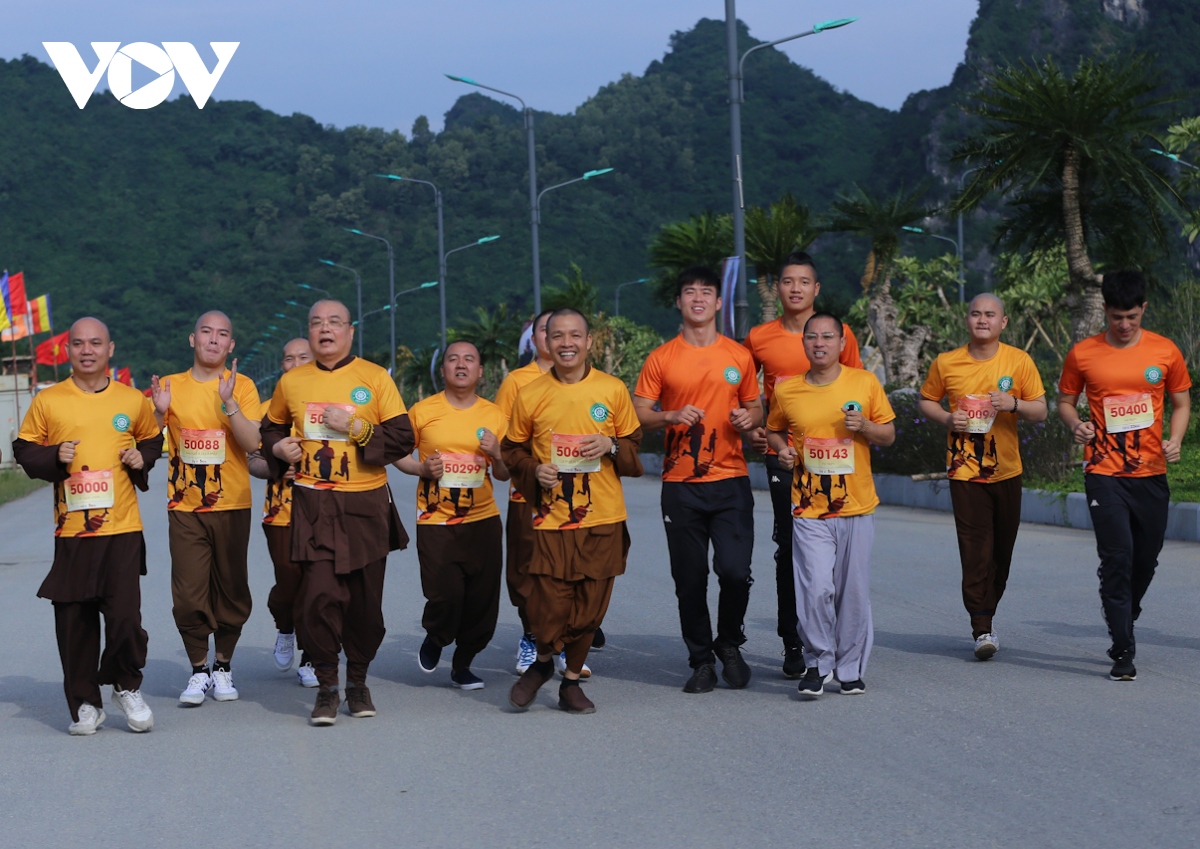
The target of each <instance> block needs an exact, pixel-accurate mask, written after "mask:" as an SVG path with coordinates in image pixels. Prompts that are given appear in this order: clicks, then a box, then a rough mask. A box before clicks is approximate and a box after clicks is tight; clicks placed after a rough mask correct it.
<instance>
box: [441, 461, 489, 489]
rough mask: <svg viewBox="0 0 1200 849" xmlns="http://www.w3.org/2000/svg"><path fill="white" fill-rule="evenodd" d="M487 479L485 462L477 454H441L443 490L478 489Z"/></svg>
mask: <svg viewBox="0 0 1200 849" xmlns="http://www.w3.org/2000/svg"><path fill="white" fill-rule="evenodd" d="M485 477H487V460H486V459H485V458H483V457H480V456H479V455H478V454H448V453H447V454H442V479H441V480H440V481H438V486H440V487H442V488H443V489H478V488H479V487H481V486H483V480H484V478H485Z"/></svg>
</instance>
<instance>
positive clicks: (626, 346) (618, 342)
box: [590, 315, 663, 392]
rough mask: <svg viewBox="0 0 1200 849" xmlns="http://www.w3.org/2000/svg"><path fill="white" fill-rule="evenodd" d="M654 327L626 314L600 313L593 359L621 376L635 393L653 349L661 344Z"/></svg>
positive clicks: (616, 375) (599, 366)
mask: <svg viewBox="0 0 1200 849" xmlns="http://www.w3.org/2000/svg"><path fill="white" fill-rule="evenodd" d="M662 341H663V340H662V337H661V336H659V335H658V333H656V332H655V331H654V328H652V327H646V326H645V325H642V324H637V323H636V322H634V321H633V320H631V319H629V318H626V317H625V316H607V315H600V316H598V320H597V321H596V322H595V323H594V324H593V327H592V353H591V358H590V359H591V362H592V364H593V365H595V366H596V367H597V368H599V369H601V370H603V371H606V372H608V373H609V374H611V375H613V376H614V377H619V378H620V379H621V380H622V381H624V382H625V385H626V386H628V387H629V391H630V392H632V391H633V389H634V387H635V386H636V385H637V380H638V375H639V374H641V371H642V365H643V364H644V363H645V362H646V358H647V357H648V356H650V352H651V351H653V350H654V349H655V348H657V347H658V346H659V345H661V344H662Z"/></svg>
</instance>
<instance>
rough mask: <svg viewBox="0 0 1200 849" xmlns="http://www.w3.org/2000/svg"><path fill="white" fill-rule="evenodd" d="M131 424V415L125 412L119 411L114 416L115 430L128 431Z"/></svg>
mask: <svg viewBox="0 0 1200 849" xmlns="http://www.w3.org/2000/svg"><path fill="white" fill-rule="evenodd" d="M130 424H131V422H130V421H129V416H127V415H125V414H124V413H117V414H116V415H115V416H113V430H115V431H117V432H118V433H125V432H126V431H128V430H129V425H130Z"/></svg>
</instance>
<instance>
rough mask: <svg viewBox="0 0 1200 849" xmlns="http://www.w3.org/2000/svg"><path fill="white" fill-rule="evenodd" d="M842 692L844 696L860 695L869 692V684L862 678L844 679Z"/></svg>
mask: <svg viewBox="0 0 1200 849" xmlns="http://www.w3.org/2000/svg"><path fill="white" fill-rule="evenodd" d="M840 692H841V694H842V695H843V696H858V695H861V694H862V693H865V692H867V685H866V684H864V683H863V680H862V679H861V678H859V679H858V680H857V681H843V682H842V689H841V690H840Z"/></svg>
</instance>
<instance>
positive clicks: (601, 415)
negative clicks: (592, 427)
mask: <svg viewBox="0 0 1200 849" xmlns="http://www.w3.org/2000/svg"><path fill="white" fill-rule="evenodd" d="M588 413H590V414H591V416H592V420H593V421H597V422H603V421H608V407H606V406H604V405H603V404H592V408H591V409H590V410H588Z"/></svg>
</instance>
